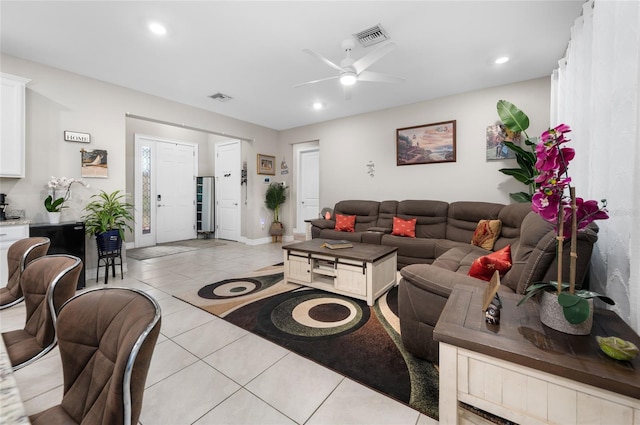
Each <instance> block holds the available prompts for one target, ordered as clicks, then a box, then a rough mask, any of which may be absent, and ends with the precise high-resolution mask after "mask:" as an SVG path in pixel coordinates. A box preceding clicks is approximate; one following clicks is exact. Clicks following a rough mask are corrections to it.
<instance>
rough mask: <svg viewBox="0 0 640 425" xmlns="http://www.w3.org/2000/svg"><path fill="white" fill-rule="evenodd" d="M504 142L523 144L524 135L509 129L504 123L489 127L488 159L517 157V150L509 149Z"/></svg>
mask: <svg viewBox="0 0 640 425" xmlns="http://www.w3.org/2000/svg"><path fill="white" fill-rule="evenodd" d="M504 142H513V143H514V144H516V145H518V146H522V145H523V143H524V136H523V135H522V134H521V133H514V132H512V131H509V130H507V129H506V128H505V127H504V126H503V125H502V124H495V125H490V126H488V127H487V153H486V155H487V161H495V160H498V159H513V158H515V157H516V154H515V152H513V151H512V150H511V149H509V148H508V147H507V145H505V144H504Z"/></svg>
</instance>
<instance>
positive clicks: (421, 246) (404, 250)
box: [380, 235, 438, 259]
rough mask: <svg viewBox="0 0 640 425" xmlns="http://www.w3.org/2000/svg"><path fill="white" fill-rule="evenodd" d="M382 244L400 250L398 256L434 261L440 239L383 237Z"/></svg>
mask: <svg viewBox="0 0 640 425" xmlns="http://www.w3.org/2000/svg"><path fill="white" fill-rule="evenodd" d="M380 243H381V244H382V245H385V246H393V247H396V248H398V252H397V253H398V256H403V257H414V258H423V259H434V258H436V257H435V252H436V251H435V248H436V244H437V243H438V239H428V238H407V237H404V236H395V235H383V236H382V239H381V242H380Z"/></svg>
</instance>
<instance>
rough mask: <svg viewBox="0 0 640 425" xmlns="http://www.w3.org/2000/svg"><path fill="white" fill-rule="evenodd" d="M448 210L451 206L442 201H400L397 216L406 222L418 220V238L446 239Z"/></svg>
mask: <svg viewBox="0 0 640 425" xmlns="http://www.w3.org/2000/svg"><path fill="white" fill-rule="evenodd" d="M448 208H449V204H448V203H447V202H442V201H430V200H407V201H400V202H398V210H397V211H398V212H397V216H398V217H400V218H402V219H404V220H408V219H412V218H415V219H416V238H432V239H444V237H445V232H446V226H447V210H448ZM472 233H473V232H472ZM469 240H471V237H469ZM467 242H468V241H467Z"/></svg>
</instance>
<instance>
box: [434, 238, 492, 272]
mask: <svg viewBox="0 0 640 425" xmlns="http://www.w3.org/2000/svg"><path fill="white" fill-rule="evenodd" d="M488 254H491V251H489V250H486V249H484V248H480V247H479V246H474V245H469V244H466V245H462V246H457V247H454V248H451V249H450V250H448V251H447V252H445V253H444V254H442V255H440V256H439V257H438V258H437V259H436V260H435V261H434V262H433V265H434V266H436V267H440V268H442V269H446V270H450V271H453V272H458V273H462V274H465V275H466V274H467V273H469V269H470V268H471V264H473V262H474V261H475V260H476V259H477V258H480V257H482V256H484V255H488Z"/></svg>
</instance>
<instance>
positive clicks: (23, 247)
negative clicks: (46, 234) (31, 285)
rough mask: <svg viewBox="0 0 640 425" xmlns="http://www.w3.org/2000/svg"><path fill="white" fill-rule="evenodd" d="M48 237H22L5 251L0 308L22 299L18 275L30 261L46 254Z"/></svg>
mask: <svg viewBox="0 0 640 425" xmlns="http://www.w3.org/2000/svg"><path fill="white" fill-rule="evenodd" d="M50 245H51V241H50V240H49V238H40V237H37V238H24V239H20V240H19V241H16V242H14V243H13V244H12V245H11V246H10V247H9V250H8V251H7V271H8V276H9V278H8V279H7V286H6V287H4V288H0V310H4V309H5V308H9V307H12V306H14V305H16V304H19V303H21V302H22V300H24V296H23V295H22V287H21V286H20V276H21V275H22V272H23V271H24V268H25V267H26V266H27V264H29V262H30V261H33V260H35V259H36V258H40V257H42V256H43V255H46V254H47V251H48V250H49V246H50Z"/></svg>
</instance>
